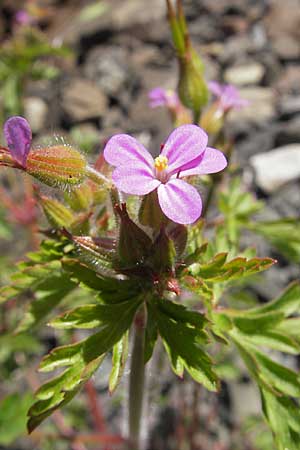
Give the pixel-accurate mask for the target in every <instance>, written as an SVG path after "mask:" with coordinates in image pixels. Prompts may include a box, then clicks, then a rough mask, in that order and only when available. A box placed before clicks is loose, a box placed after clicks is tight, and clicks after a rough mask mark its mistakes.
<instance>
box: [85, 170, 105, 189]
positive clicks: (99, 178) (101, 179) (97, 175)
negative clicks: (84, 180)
mask: <svg viewBox="0 0 300 450" xmlns="http://www.w3.org/2000/svg"><path fill="white" fill-rule="evenodd" d="M86 173H87V176H88V177H89V179H90V180H92V181H93V182H94V183H96V184H99V185H100V186H103V187H105V186H106V187H108V188H109V187H111V182H110V180H109V179H108V178H107V177H106V176H105V175H103V174H102V173H101V172H98V170H96V169H94V168H93V167H91V166H87V168H86Z"/></svg>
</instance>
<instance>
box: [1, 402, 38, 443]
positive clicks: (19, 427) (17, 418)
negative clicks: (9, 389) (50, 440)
mask: <svg viewBox="0 0 300 450" xmlns="http://www.w3.org/2000/svg"><path fill="white" fill-rule="evenodd" d="M31 404H32V395H31V394H25V395H24V396H21V395H19V394H10V395H9V396H7V397H5V398H4V399H3V400H2V401H1V403H0V445H5V446H6V445H10V444H12V443H13V442H14V441H15V440H16V439H17V438H18V437H19V436H21V435H23V434H25V433H26V421H27V411H28V408H29V407H30V405H31Z"/></svg>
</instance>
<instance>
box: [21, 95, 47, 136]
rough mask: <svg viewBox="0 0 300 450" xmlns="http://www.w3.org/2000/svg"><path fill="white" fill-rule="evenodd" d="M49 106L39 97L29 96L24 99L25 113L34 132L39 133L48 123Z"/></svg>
mask: <svg viewBox="0 0 300 450" xmlns="http://www.w3.org/2000/svg"><path fill="white" fill-rule="evenodd" d="M47 114H48V106H47V104H46V102H44V100H42V99H41V98H39V97H27V98H25V100H24V115H25V117H26V119H27V120H28V122H29V123H30V127H31V130H32V132H33V133H39V132H40V131H41V130H42V129H43V128H44V126H45V124H46V118H47Z"/></svg>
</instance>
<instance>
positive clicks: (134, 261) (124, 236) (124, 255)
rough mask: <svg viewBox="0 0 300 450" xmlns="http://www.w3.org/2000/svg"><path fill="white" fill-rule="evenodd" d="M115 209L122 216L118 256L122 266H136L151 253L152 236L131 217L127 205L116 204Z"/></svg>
mask: <svg viewBox="0 0 300 450" xmlns="http://www.w3.org/2000/svg"><path fill="white" fill-rule="evenodd" d="M115 210H116V212H117V214H118V215H119V217H120V222H121V223H120V232H119V239H118V246H117V251H118V256H119V264H120V267H121V268H126V269H127V268H131V267H136V266H137V265H139V264H141V263H142V262H143V261H144V260H145V258H146V257H147V256H148V255H149V251H150V248H151V245H152V241H151V239H150V237H149V236H148V235H147V234H146V233H145V232H144V231H143V230H142V229H141V228H140V227H138V226H137V225H136V224H135V223H134V222H133V221H132V220H131V219H130V217H129V215H128V213H127V210H126V205H125V204H123V205H121V206H118V205H116V206H115Z"/></svg>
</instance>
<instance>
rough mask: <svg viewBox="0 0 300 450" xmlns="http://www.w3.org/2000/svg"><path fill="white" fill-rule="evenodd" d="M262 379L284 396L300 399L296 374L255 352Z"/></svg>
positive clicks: (299, 388)
mask: <svg viewBox="0 0 300 450" xmlns="http://www.w3.org/2000/svg"><path fill="white" fill-rule="evenodd" d="M253 353H254V356H255V358H256V360H257V361H258V364H259V368H260V372H261V375H262V377H263V378H264V379H265V380H266V381H267V382H268V383H270V384H271V385H272V386H274V388H275V389H277V390H278V391H280V392H282V393H283V394H286V395H290V396H292V397H300V381H299V376H298V374H297V373H296V372H294V371H293V370H291V369H288V368H287V367H285V366H282V365H281V364H279V363H277V362H275V361H273V360H272V359H270V358H269V357H268V356H266V355H264V354H263V353H261V352H260V351H258V350H255V351H254V352H253Z"/></svg>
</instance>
